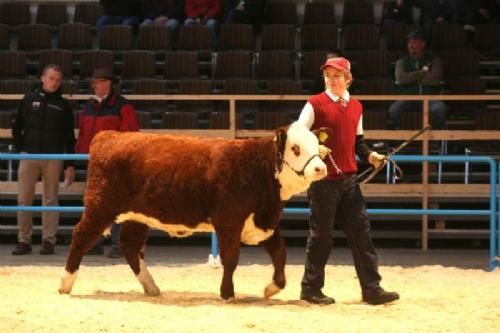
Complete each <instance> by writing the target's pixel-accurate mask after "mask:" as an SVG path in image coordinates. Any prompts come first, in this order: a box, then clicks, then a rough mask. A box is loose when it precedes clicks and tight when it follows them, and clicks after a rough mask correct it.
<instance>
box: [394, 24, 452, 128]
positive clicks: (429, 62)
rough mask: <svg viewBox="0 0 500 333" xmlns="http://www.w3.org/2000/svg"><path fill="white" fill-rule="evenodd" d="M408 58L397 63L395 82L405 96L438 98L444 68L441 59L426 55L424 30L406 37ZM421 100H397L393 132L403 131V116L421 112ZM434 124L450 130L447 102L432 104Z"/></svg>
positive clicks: (430, 109) (435, 126)
mask: <svg viewBox="0 0 500 333" xmlns="http://www.w3.org/2000/svg"><path fill="white" fill-rule="evenodd" d="M406 45H407V48H408V55H407V56H405V57H402V58H400V59H398V60H397V61H396V68H395V73H394V75H395V79H396V85H397V87H398V89H399V92H400V93H401V94H403V95H437V94H440V92H441V81H442V80H443V65H442V62H441V59H440V58H439V57H436V56H432V55H431V54H428V53H426V42H425V37H424V35H423V33H421V32H420V31H414V32H411V33H410V34H409V35H408V36H407V38H406ZM422 109H423V106H422V102H420V101H395V102H394V103H392V104H391V106H390V107H389V110H388V115H387V125H388V127H389V128H390V129H399V119H400V114H401V113H403V112H411V111H420V110H422ZM429 111H430V116H431V124H432V125H433V127H434V128H436V129H443V128H445V127H446V116H447V114H448V106H447V105H446V104H445V103H444V102H443V101H430V104H429Z"/></svg>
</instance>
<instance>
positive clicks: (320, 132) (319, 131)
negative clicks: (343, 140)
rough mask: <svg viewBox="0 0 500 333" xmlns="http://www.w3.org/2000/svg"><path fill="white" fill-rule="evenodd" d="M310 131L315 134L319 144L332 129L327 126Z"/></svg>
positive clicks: (324, 140)
mask: <svg viewBox="0 0 500 333" xmlns="http://www.w3.org/2000/svg"><path fill="white" fill-rule="evenodd" d="M312 132H313V133H314V135H316V137H317V138H318V141H319V143H320V144H324V143H325V142H326V139H328V136H329V135H331V134H332V130H331V129H330V128H328V127H321V128H318V129H315V130H314V131H312Z"/></svg>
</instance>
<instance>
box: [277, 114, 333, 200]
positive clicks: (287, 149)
mask: <svg viewBox="0 0 500 333" xmlns="http://www.w3.org/2000/svg"><path fill="white" fill-rule="evenodd" d="M278 140H279V139H278ZM282 159H283V166H282V169H281V171H280V172H278V175H277V178H278V179H279V182H280V184H281V199H282V200H288V199H289V198H290V197H291V196H292V195H294V194H298V193H300V192H303V191H305V190H306V189H307V188H308V187H309V185H311V183H312V182H313V181H315V180H319V179H321V178H323V177H324V176H326V165H325V163H323V161H322V160H321V158H320V157H319V142H318V138H317V137H316V135H314V133H312V132H311V131H310V130H309V129H308V128H306V127H305V126H304V125H301V124H299V123H293V124H292V125H290V127H289V128H288V131H287V133H286V141H285V145H284V151H283V156H282Z"/></svg>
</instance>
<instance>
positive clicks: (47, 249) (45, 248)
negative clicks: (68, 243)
mask: <svg viewBox="0 0 500 333" xmlns="http://www.w3.org/2000/svg"><path fill="white" fill-rule="evenodd" d="M40 254H42V255H46V254H54V244H52V243H51V242H48V241H43V243H42V247H41V248H40Z"/></svg>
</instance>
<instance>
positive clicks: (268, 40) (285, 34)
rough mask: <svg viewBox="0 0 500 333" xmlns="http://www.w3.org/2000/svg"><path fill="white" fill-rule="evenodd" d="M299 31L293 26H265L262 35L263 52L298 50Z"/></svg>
mask: <svg viewBox="0 0 500 333" xmlns="http://www.w3.org/2000/svg"><path fill="white" fill-rule="evenodd" d="M296 33H297V29H296V28H295V26H293V25H291V24H264V25H262V33H261V44H260V49H261V50H288V51H295V50H296V45H295V44H296Z"/></svg>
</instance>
